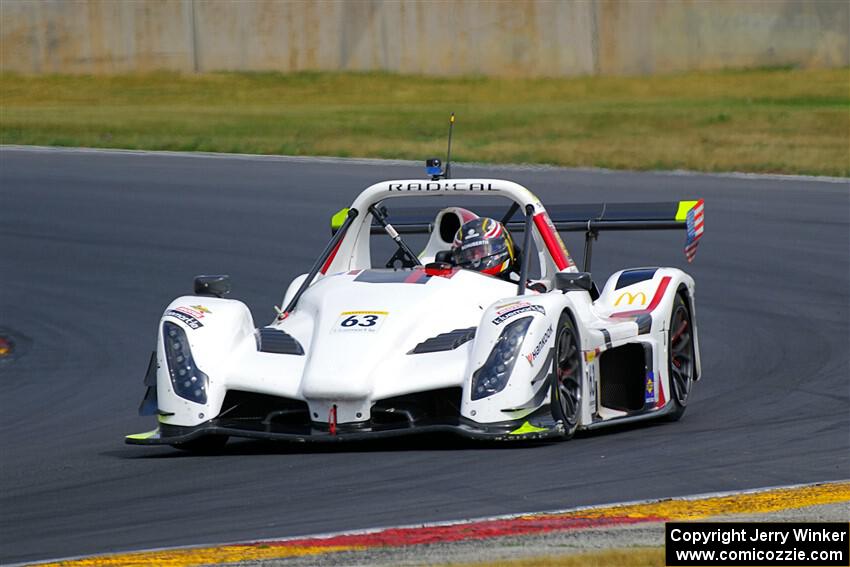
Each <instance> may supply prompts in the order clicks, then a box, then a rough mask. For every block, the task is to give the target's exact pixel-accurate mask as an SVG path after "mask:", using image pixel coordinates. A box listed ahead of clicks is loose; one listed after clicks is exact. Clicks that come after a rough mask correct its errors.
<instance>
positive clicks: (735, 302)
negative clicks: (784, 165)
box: [0, 149, 850, 563]
mask: <svg viewBox="0 0 850 567" xmlns="http://www.w3.org/2000/svg"><path fill="white" fill-rule="evenodd" d="M421 171H422V170H421V169H420V168H419V167H418V166H412V165H409V164H404V165H398V164H395V165H393V164H376V163H362V164H358V163H345V162H343V163H339V162H333V161H328V162H310V161H306V160H274V159H244V158H243V159H237V158H219V159H211V158H200V157H186V156H161V155H144V154H141V155H132V154H120V153H114V154H110V153H79V152H44V151H24V150H13V149H3V150H0V327H2V328H3V329H0V330H2V331H5V332H7V333H9V332H11V333H12V334H13V336H16V337H17V338H18V343H19V345H23V347H22V348H24V349H25V350H26V351H25V352H22V353H21V355H20V356H19V357H17V358H16V359H6V360H3V361H2V362H0V386H2V392H3V393H2V396H0V439H2V441H0V443H2V451H0V467H2V468H0V486H2V490H0V562H4V563H5V562H16V561H27V560H37V559H48V558H55V557H65V556H73V555H80V554H90V553H101V552H110V551H122V550H131V549H143V548H151V547H162V546H172V545H189V544H201V543H214V542H226V541H237V540H246V539H253V538H272V537H285V536H296V535H305V534H313V533H321V532H330V531H339V530H348V529H361V528H369V527H377V526H389V525H397V524H411V523H417V522H427V521H440V520H454V519H459V518H470V517H480V516H491V515H498V514H506V513H520V512H530V511H540V510H552V509H562V508H569V507H573V506H580V505H590V504H603V503H609V502H618V501H626V500H637V499H649V498H659V497H666V496H678V495H687V494H695V493H707V492H714V491H728V490H736V489H747V488H754V487H761V486H778V485H787V484H795V483H805V482H813V481H826V480H838V479H846V478H850V409H848V408H850V403H848V402H850V396H848V394H849V393H850V392H849V391H848V390H850V380H848V377H850V358H849V357H848V345H850V325H849V324H848V319H849V318H850V315H848V306H849V305H850V297H848V294H850V264H848V262H850V261H849V260H848V257H850V254H848V249H850V219H849V218H848V217H850V189H848V185H847V184H846V183H835V182H824V181H817V180H803V179H786V180H777V179H760V178H743V177H719V176H710V175H671V174H652V173H630V172H598V171H574V170H573V171H571V170H559V169H521V168H520V169H500V168H491V169H489V170H488V169H486V168H478V167H469V166H467V167H464V166H462V165H457V166H456V167H455V171H454V173H455V176H456V177H463V176H475V177H479V176H480V177H502V178H508V179H513V180H516V181H518V182H520V183H523V184H525V185H527V186H529V187H530V188H531V189H532V190H534V191H535V192H536V193H537V194H538V195H539V196H540V197H541V198H542V200H543V202H544V203H547V202H553V203H554V202H560V203H568V202H577V203H585V202H596V201H609V202H628V201H647V200H649V201H661V200H675V199H680V198H692V197H703V198H705V200H706V231H707V232H706V236H705V238H704V239H703V242H702V244H701V246H700V250H699V252H698V254H697V258H696V262H695V263H694V264H693V265H690V266H688V265H687V264H686V262H685V260H684V257H683V255H682V252H681V248H682V242H683V238H684V237H683V235H681V234H678V233H667V234H660V233H655V234H638V233H633V234H629V235H614V234H606V235H602V237H601V238H600V240H599V242H598V243H597V245H596V248H595V253H594V262H593V268H594V277H595V278H596V279H597V280H599V281H600V282H604V280H605V278H606V277H607V276H608V275H609V274H610V273H611V272H613V271H615V270H616V269H619V268H622V267H629V266H641V265H658V264H660V265H670V266H679V267H682V268H685V269H686V270H688V271H689V272H690V273H691V274H693V275H694V277H695V278H696V281H697V294H698V296H697V301H698V321H699V325H700V338H701V346H702V353H703V371H704V380H702V381H701V382H700V383H699V384H697V386H696V389H695V392H694V394H693V397H692V399H691V403H690V407H689V409H688V412H687V414H686V416H685V418H684V419H683V420H682V421H681V422H679V423H675V424H654V425H649V426H635V427H627V428H620V429H618V430H616V431H613V432H599V433H595V434H591V435H584V436H580V437H578V438H576V439H574V440H572V441H570V442H567V443H551V444H544V445H539V446H531V447H522V448H520V447H516V446H510V447H502V446H492V445H480V444H474V443H469V442H462V441H456V440H454V439H453V438H445V437H436V438H433V437H431V438H421V439H420V438H408V439H403V440H396V441H392V442H381V443H367V444H356V445H343V446H333V447H304V446H290V445H269V444H264V443H258V442H249V441H242V442H231V443H230V444H229V445H228V449H227V451H226V452H225V454H223V455H220V456H192V455H188V454H185V453H182V452H179V451H177V450H174V449H171V448H169V447H155V448H145V447H131V446H126V445H124V442H123V436H124V435H125V434H127V433H132V432H139V431H145V430H148V429H150V428H151V427H152V425H153V423H152V421H151V420H150V418H140V417H138V416H137V415H136V410H137V407H138V403H139V401H140V399H141V396H142V394H143V387H142V378H143V374H144V371H145V368H146V364H147V361H148V357H149V355H150V351H151V350H152V348H153V345H154V337H155V329H156V325H157V321H158V319H159V317H160V314H161V312H162V309H163V308H164V306H165V305H166V304H167V303H168V302H169V301H170V300H171V299H172V298H173V297H175V296H177V295H180V294H183V293H187V292H189V291H190V290H191V283H192V277H193V276H194V275H195V274H198V273H229V274H231V276H232V279H233V282H234V293H233V296H234V297H235V298H238V299H241V300H243V301H245V302H246V303H247V304H248V306H249V307H250V308H251V310H252V312H253V313H254V317H255V320H256V321H257V322H258V324H265V323H267V322H269V321H270V320H271V319H272V317H273V311H272V305H273V304H275V303H279V302H280V299H281V296H282V294H283V291H284V289H285V285H286V284H287V283H288V281H289V280H290V279H291V278H293V277H295V276H296V275H298V274H300V273H303V272H305V271H307V269H308V268H309V266H310V264H311V263H312V261H313V259H314V258H315V256H316V255H318V254H319V252H320V251H321V249H322V248H323V246H324V245H325V243H326V242H327V240H328V237H329V234H328V233H329V231H328V220H329V216H330V215H331V214H332V213H333V212H334V211H336V210H337V209H339V208H340V207H343V206H346V205H347V204H348V203H349V202H350V201H351V200H352V199H353V198H354V196H355V195H356V194H357V193H358V192H359V191H360V190H361V189H362V188H363V187H365V186H367V185H369V184H371V183H373V182H375V181H379V180H383V179H389V178H409V177H421ZM567 245H568V247H569V248H570V249H571V250H572V251H573V252H574V253H575V255H576V256H577V257H580V256H581V241H580V239H577V238H576V237H567ZM340 364H341V365H344V364H345V361H340Z"/></svg>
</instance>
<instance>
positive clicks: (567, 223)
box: [331, 199, 705, 272]
mask: <svg viewBox="0 0 850 567" xmlns="http://www.w3.org/2000/svg"><path fill="white" fill-rule="evenodd" d="M704 207H705V203H704V202H703V200H702V199H698V200H692V201H669V202H660V203H596V204H577V205H552V206H548V207H546V211H547V213H548V214H549V218H551V219H552V223H553V224H554V225H555V228H556V229H557V230H558V231H561V232H584V233H585V247H584V271H586V272H589V271H590V259H591V253H592V242H593V240H596V238H597V237H598V236H599V233H600V232H603V231H624V230H684V231H685V233H686V237H685V250H684V251H685V257H686V258H687V260H688V262H692V261H693V259H694V255H695V254H696V249H697V245H698V244H699V240H700V239H701V238H702V235H703V232H704V231H705V224H704ZM519 211H520V207H519V206H518V205H512V206H511V207H510V208H509V209H508V210H507V211H505V209H504V208H503V207H496V206H493V205H489V206H481V207H475V209H474V212H475V213H476V214H477V215H479V216H482V217H491V218H494V219H497V220H500V221H501V222H502V223H503V224H504V225H505V226H506V227H507V228H508V229H509V230H510V231H511V232H523V231H524V230H525V220H524V219H523V218H522V215H519V216H518V213H519ZM347 213H348V210H347V209H342V210H341V211H339V212H338V213H337V214H335V215H334V216H333V218H332V219H331V230H332V231H336V229H338V228H339V227H340V226H341V225H342V222H343V221H344V220H345V217H346V215H347ZM387 220H389V222H391V223H392V226H393V228H395V230H396V231H398V232H399V233H400V234H428V233H430V232H431V231H433V229H434V209H433V208H429V209H426V208H422V207H417V208H412V207H411V208H399V209H396V210H393V211H388V212H387ZM384 231H385V228H384V226H383V225H382V224H380V223H379V222H378V220H377V219H373V221H372V227H371V232H372V234H382V233H384Z"/></svg>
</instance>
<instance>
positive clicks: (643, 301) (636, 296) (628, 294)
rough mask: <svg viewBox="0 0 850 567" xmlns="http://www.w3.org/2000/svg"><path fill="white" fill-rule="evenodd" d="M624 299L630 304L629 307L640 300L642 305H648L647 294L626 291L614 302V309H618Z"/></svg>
mask: <svg viewBox="0 0 850 567" xmlns="http://www.w3.org/2000/svg"><path fill="white" fill-rule="evenodd" d="M623 299H625V300H626V303H628V304H629V305H632V304H633V303H634V302H635V301H637V300H638V299H640V304H641V305H646V294H645V293H643V292H642V291H639V292H637V293H631V292H628V291H624V292H623V293H621V294H620V296H619V297H618V298H617V301H615V302H614V307H617V306H618V305H620V302H621V301H623Z"/></svg>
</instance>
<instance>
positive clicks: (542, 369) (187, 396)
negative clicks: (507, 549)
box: [126, 175, 703, 450]
mask: <svg viewBox="0 0 850 567" xmlns="http://www.w3.org/2000/svg"><path fill="white" fill-rule="evenodd" d="M414 196H415V197H423V198H426V199H425V200H426V201H427V202H430V203H432V204H434V205H436V206H435V207H432V208H431V212H430V213H429V212H427V211H426V210H425V209H422V208H413V209H410V208H408V209H405V208H404V207H401V208H398V209H396V208H394V207H395V205H396V204H399V205H403V203H404V201H405V200H408V199H409V198H410V197H414ZM479 197H491V198H492V197H499V198H501V201H503V202H505V200H507V201H506V204H505V205H504V206H500V207H498V208H496V207H494V206H492V205H485V204H482V206H481V207H476V206H475V201H476V200H478V198H479ZM422 200H423V199H420V201H422ZM460 200H463V201H464V203H466V202H471V203H472V204H471V205H465V206H469V207H470V208H468V209H467V208H462V207H460V206H457V202H458V201H460ZM491 201H492V199H491ZM475 215H480V216H488V217H492V218H495V219H500V220H501V222H502V223H503V224H504V226H505V227H507V229H508V230H509V231H510V232H513V233H514V234H515V235H516V236H515V240H516V241H517V243H518V244H519V248H518V250H519V252H518V256H519V262H520V265H521V269H520V274H519V278H517V279H518V281H517V282H510V281H505V280H503V279H499V278H496V277H492V276H489V275H486V274H483V273H480V272H477V271H472V270H468V269H461V268H459V267H458V266H456V265H453V264H452V262H451V255H450V254H449V253H447V251H448V250H449V249H450V248H451V245H452V240H453V237H454V235H455V234H456V233H457V231H458V229H459V228H460V227H461V225H462V224H463V223H464V222H466V221H468V220H470V219H473V218H475ZM654 229H682V230H684V231H686V234H687V238H686V248H685V251H686V254H687V255H688V259H689V260H690V259H692V257H693V253H694V251H695V248H696V244H697V241H698V240H699V238H700V237H701V236H702V233H703V202H702V201H701V200H698V201H680V202H672V203H640V204H621V205H612V204H607V205H602V204H600V205H563V206H554V207H550V208H549V209H548V210H547V209H546V208H544V206H543V204H542V203H541V202H540V200H539V199H538V198H537V197H536V196H535V195H534V194H533V193H532V192H531V191H529V190H528V189H526V188H525V187H523V186H521V185H519V184H517V183H514V182H511V181H504V180H499V179H446V178H445V176H443V177H440V176H439V175H437V176H435V177H433V178H431V179H430V180H429V179H425V180H395V181H384V182H381V183H376V184H375V185H372V186H371V187H368V188H367V189H365V190H364V191H363V192H362V193H361V194H360V195H359V196H358V197H357V198H356V199H355V200H354V202H353V203H352V204H351V206H350V207H348V208H347V209H343V210H342V211H340V212H339V213H337V214H336V215H335V216H334V217H333V219H332V230H333V237H332V239H331V240H330V242H329V243H328V245H327V246H326V248H325V250H324V251H323V252H322V253H321V255H320V256H319V257H318V259H317V260H316V262H315V264H314V265H313V268H312V269H311V270H310V272H309V273H307V274H304V275H301V276H299V277H297V278H296V279H295V280H294V281H293V282H292V283H291V284H290V285H289V288H288V289H287V291H286V293H285V296H284V299H283V303H282V305H283V306H284V307H283V309H279V310H278V316H277V317H276V318H275V319H274V320H273V321H272V322H271V323H269V324H268V325H265V326H260V327H259V328H257V327H256V326H255V324H254V320H253V318H252V316H251V313H250V312H249V310H248V308H247V307H246V306H245V305H244V304H243V303H241V302H240V301H237V300H235V299H229V298H227V297H225V296H226V295H227V294H228V293H229V291H230V284H229V280H228V278H227V276H199V277H198V278H196V280H195V295H193V296H184V297H179V298H177V299H175V300H174V301H173V302H172V303H171V304H170V305H168V307H167V308H166V309H165V312H164V313H163V316H162V319H161V321H160V323H159V327H158V328H157V345H156V351H155V352H154V353H153V355H152V357H151V361H150V364H149V368H148V372H147V375H146V377H145V384H146V386H147V391H146V394H145V397H144V400H143V402H142V406H141V408H140V413H142V414H143V415H155V416H156V419H157V421H158V424H157V427H156V429H155V430H153V431H150V432H147V433H141V434H136V435H130V436H127V438H126V441H127V442H128V443H131V444H139V445H155V444H169V445H173V446H175V447H178V448H183V449H187V450H209V449H211V448H215V447H217V446H220V445H221V444H223V443H224V442H225V441H226V440H227V438H228V437H231V436H232V437H243V438H256V439H271V440H292V441H340V440H347V439H363V438H373V437H374V438H377V437H388V436H394V435H401V434H410V433H414V432H451V433H456V434H459V435H462V436H466V437H471V438H478V439H493V440H522V439H543V438H569V437H571V436H572V435H573V434H574V433H575V432H576V430H579V429H595V428H599V427H604V426H607V425H614V424H621V423H626V422H633V421H638V420H646V419H654V418H661V417H664V418H668V419H672V420H676V419H678V418H679V417H681V416H682V414H683V412H684V411H685V408H686V406H687V403H688V398H689V394H690V392H691V387H692V384H693V382H694V381H695V380H697V379H699V377H700V359H699V348H698V343H697V327H696V311H695V305H694V281H693V279H692V278H691V277H690V276H689V275H688V274H686V273H684V272H682V271H681V270H678V269H675V268H664V267H640V268H631V269H626V270H622V271H619V272H616V273H614V274H613V275H612V276H611V277H610V278H609V279H608V281H607V282H606V283H605V285H604V286H603V287H602V289H601V290H599V289H598V288H597V286H596V284H595V283H594V281H593V280H592V278H591V275H590V273H589V267H590V255H591V245H592V242H593V240H594V239H595V238H596V236H597V234H598V233H599V232H600V231H606V230H654ZM559 231H581V232H584V233H585V235H586V240H585V258H584V270H583V271H579V270H578V269H577V267H576V266H575V263H574V262H573V260H572V259H571V257H570V255H569V254H568V252H567V249H566V247H565V246H564V243H563V241H562V239H561V237H560V235H559ZM372 235H375V236H374V238H373V237H372ZM416 235H420V236H418V238H420V239H422V240H423V241H425V240H426V239H427V242H426V243H425V244H424V246H423V247H421V249H420V250H419V251H418V253H416V252H414V251H413V249H412V248H411V246H410V245H409V244H408V241H407V239H408V238H415V237H417V236H416ZM421 235H424V236H421ZM387 236H389V238H387ZM373 240H375V241H377V240H383V241H384V243H385V244H386V243H388V244H390V245H392V248H397V250H396V251H395V253H394V254H393V256H392V257H391V258H390V261H389V262H386V263H385V264H384V261H385V260H384V259H385V258H386V256H384V257H383V258H375V256H376V255H377V252H376V246H374V245H373V243H372V241H373ZM376 264H377V265H380V266H382V267H380V268H375V267H374V266H375V265H376ZM532 277H533V278H534V282H535V285H533V286H532V287H531V288H530V287H529V286H528V285H527V284H528V282H529V280H530V278H532Z"/></svg>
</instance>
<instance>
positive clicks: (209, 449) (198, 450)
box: [171, 435, 228, 455]
mask: <svg viewBox="0 0 850 567" xmlns="http://www.w3.org/2000/svg"><path fill="white" fill-rule="evenodd" d="M227 439H228V437H227V435H204V436H203V437H198V438H197V439H192V440H191V441H186V442H184V443H172V444H171V446H172V447H174V448H175V449H180V450H181V451H186V452H187V453H194V454H196V455H215V454H217V453H220V452H221V451H222V449H224V446H225V444H227Z"/></svg>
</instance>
